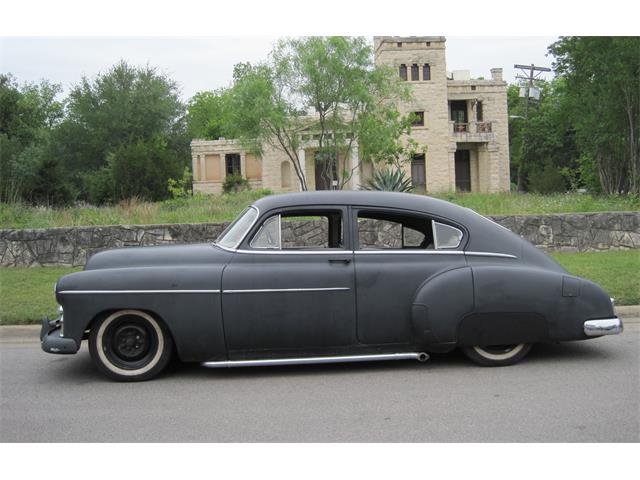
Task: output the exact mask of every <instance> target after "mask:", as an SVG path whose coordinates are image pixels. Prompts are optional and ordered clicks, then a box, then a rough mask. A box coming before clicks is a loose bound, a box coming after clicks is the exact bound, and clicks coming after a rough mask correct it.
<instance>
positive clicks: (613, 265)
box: [552, 250, 640, 305]
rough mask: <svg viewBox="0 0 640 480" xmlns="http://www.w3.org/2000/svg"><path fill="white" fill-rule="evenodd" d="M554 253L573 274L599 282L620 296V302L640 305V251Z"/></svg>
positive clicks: (619, 303) (613, 294)
mask: <svg viewBox="0 0 640 480" xmlns="http://www.w3.org/2000/svg"><path fill="white" fill-rule="evenodd" d="M552 256H553V258H555V259H556V260H557V261H558V262H559V263H560V264H561V265H562V266H563V267H564V268H566V269H567V270H568V271H569V272H571V273H572V274H573V275H577V276H579V277H584V278H588V279H589V280H592V281H594V282H596V283H597V284H599V285H600V286H601V287H602V288H604V289H605V290H606V291H607V292H609V295H611V296H612V297H613V298H615V299H616V305H638V304H640V250H623V251H610V252H593V253H592V252H588V253H553V254H552Z"/></svg>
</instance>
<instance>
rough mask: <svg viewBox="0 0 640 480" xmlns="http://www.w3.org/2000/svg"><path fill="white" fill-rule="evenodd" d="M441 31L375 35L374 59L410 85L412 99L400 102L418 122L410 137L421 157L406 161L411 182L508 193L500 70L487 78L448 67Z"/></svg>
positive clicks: (435, 187)
mask: <svg viewBox="0 0 640 480" xmlns="http://www.w3.org/2000/svg"><path fill="white" fill-rule="evenodd" d="M445 45H446V39H445V38H444V37H374V51H375V62H376V64H377V65H386V66H389V67H391V68H393V69H394V70H395V71H396V72H397V74H398V76H399V77H400V78H401V79H402V80H404V81H407V82H408V83H409V85H411V90H412V93H413V99H412V101H411V102H408V103H404V104H401V105H399V109H400V111H401V112H402V113H404V114H407V113H409V112H414V113H415V115H416V117H417V118H418V121H417V122H416V124H415V125H414V126H413V130H412V133H411V137H412V138H413V139H415V140H416V141H417V142H419V143H420V144H423V145H426V146H427V148H428V150H427V153H426V155H425V156H417V157H416V158H414V159H413V161H412V162H411V165H410V166H409V165H407V173H410V174H411V177H412V179H413V183H414V185H415V186H416V187H417V188H425V189H426V190H427V191H428V192H442V191H453V190H463V191H480V192H497V191H508V190H509V187H510V181H509V140H508V116H507V84H506V82H504V81H503V80H502V69H492V70H491V79H490V80H485V79H471V77H470V75H469V72H468V71H455V72H452V73H449V72H447V66H446V55H445Z"/></svg>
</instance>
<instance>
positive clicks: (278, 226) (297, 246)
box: [250, 210, 344, 250]
mask: <svg viewBox="0 0 640 480" xmlns="http://www.w3.org/2000/svg"><path fill="white" fill-rule="evenodd" d="M342 220H343V219H342V212H341V211H325V210H322V211H319V210H313V211H311V210H295V211H287V212H282V213H281V214H278V215H274V216H272V217H269V218H268V219H267V220H265V221H264V223H263V224H262V226H261V227H260V229H259V230H258V231H257V233H256V234H255V235H254V237H253V239H252V240H251V242H250V246H251V247H252V248H256V249H277V250H321V249H326V248H344V237H343V231H344V229H343V223H342Z"/></svg>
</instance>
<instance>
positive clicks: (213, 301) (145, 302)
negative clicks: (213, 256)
mask: <svg viewBox="0 0 640 480" xmlns="http://www.w3.org/2000/svg"><path fill="white" fill-rule="evenodd" d="M222 268H223V265H203V266H170V267H166V266H162V267H135V268H113V269H100V270H86V271H83V272H77V273H73V274H70V275H66V276H64V277H62V278H61V279H60V280H59V281H58V283H57V286H56V298H57V300H58V303H60V305H62V307H63V309H64V335H65V337H68V338H73V339H74V340H75V341H76V342H77V343H78V345H79V344H80V341H81V340H82V338H83V337H84V334H85V331H86V330H87V329H88V328H90V323H91V321H92V320H93V319H95V318H96V317H98V316H99V315H101V314H105V313H106V312H111V311H115V310H122V309H136V310H144V311H147V312H149V313H151V314H155V315H156V316H157V317H159V318H160V319H161V320H162V321H163V322H164V323H165V325H166V326H167V328H168V329H169V331H170V333H171V335H172V337H173V340H174V342H175V345H176V350H177V352H178V355H179V357H180V358H181V359H182V360H186V361H191V360H193V361H204V360H212V359H225V358H226V346H225V341H224V331H223V327H222V307H221V299H220V278H221V272H222Z"/></svg>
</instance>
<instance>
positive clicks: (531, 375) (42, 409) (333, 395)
mask: <svg viewBox="0 0 640 480" xmlns="http://www.w3.org/2000/svg"><path fill="white" fill-rule="evenodd" d="M34 335H35V334H34ZM0 397H1V403H0V441H2V442H15V441H17V442H40V441H48V442H58V441H65V442H66V441H74V442H83V441H114V442H121V441H130V442H137V441H145V442H156V441H179V442H183V441H204V442H252V441H261V442H272V441H279V442H354V441H357V442H378V441H387V442H396V441H406V442H414V441H420V442H449V441H457V442H485V441H492V442H505V441H507V442H511V441H530V442H538V441H546V442H565V441H566V442H573V441H578V442H591V441H600V442H603V441H604V442H620V441H626V442H638V441H640V324H638V323H633V324H630V323H628V322H627V324H626V326H625V332H624V333H623V334H622V335H619V336H612V337H605V338H600V339H596V340H591V341H586V342H572V343H565V344H560V345H545V346H537V347H535V348H534V350H533V351H532V352H531V353H530V354H529V356H528V357H527V358H526V359H525V360H524V361H523V362H522V363H520V364H518V365H516V366H512V367H505V368H482V367H476V366H474V365H472V364H470V363H469V362H468V361H467V360H466V359H465V357H463V356H462V354H460V353H452V354H448V355H440V356H434V357H432V359H431V360H429V361H428V362H427V363H424V364H420V363H418V362H413V361H402V362H390V363H368V364H349V365H303V366H289V367H262V368H253V369H248V368H247V369H231V370H226V369H225V370H209V369H205V368H202V367H199V366H198V365H180V364H176V365H175V366H173V367H172V369H171V370H170V371H169V372H168V373H167V374H165V375H163V376H162V377H161V378H158V379H156V380H153V381H151V382H146V383H138V384H122V383H114V382H111V381H109V380H107V379H106V378H104V377H103V376H102V375H101V374H100V373H99V372H98V371H97V370H96V369H95V368H94V366H93V364H92V362H91V359H90V357H89V353H88V351H87V348H86V345H83V348H82V350H81V352H80V353H79V354H78V355H72V356H55V355H49V354H45V353H44V352H42V351H41V350H40V347H39V344H38V341H37V339H36V338H25V337H24V336H19V335H18V336H15V335H12V336H8V335H2V338H0Z"/></svg>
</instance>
